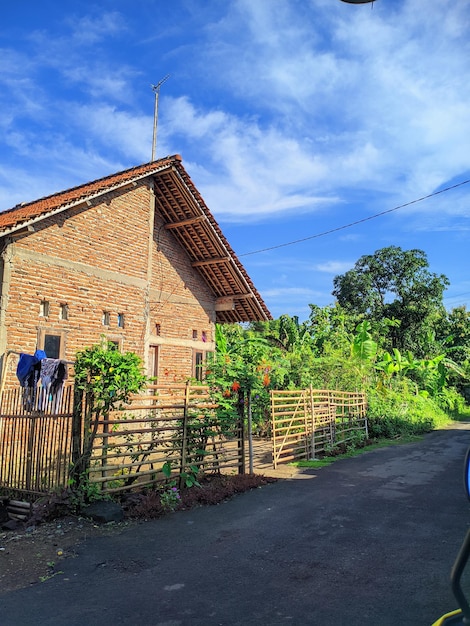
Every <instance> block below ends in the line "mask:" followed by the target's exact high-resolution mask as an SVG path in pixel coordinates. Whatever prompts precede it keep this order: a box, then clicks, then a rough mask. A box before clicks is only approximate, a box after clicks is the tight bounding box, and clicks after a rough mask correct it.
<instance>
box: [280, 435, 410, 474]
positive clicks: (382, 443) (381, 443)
mask: <svg viewBox="0 0 470 626" xmlns="http://www.w3.org/2000/svg"><path fill="white" fill-rule="evenodd" d="M421 438H422V435H403V436H401V437H397V438H396V439H385V438H384V439H376V440H375V441H374V442H373V443H370V444H368V445H366V446H363V447H362V448H354V449H353V450H348V451H347V452H345V453H344V454H335V455H334V456H324V457H322V458H321V459H315V460H312V461H296V462H294V463H290V465H293V466H294V467H311V468H313V469H318V468H320V467H326V466H327V465H331V464H332V463H334V462H335V461H338V460H339V459H350V458H352V457H355V456H359V455H360V454H364V452H370V451H371V450H378V449H379V448H387V447H389V446H399V445H402V444H404V443H413V442H414V441H419V440H420V439H421Z"/></svg>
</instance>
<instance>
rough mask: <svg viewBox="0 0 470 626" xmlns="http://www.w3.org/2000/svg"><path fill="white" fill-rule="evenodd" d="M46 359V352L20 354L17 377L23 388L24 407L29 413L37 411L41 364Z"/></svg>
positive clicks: (37, 351)
mask: <svg viewBox="0 0 470 626" xmlns="http://www.w3.org/2000/svg"><path fill="white" fill-rule="evenodd" d="M45 358H46V353H45V352H44V350H36V352H35V353H34V354H25V353H22V354H20V358H19V361H18V365H17V368H16V376H17V378H18V380H19V381H20V385H21V387H23V407H24V408H25V409H26V410H27V411H32V410H34V409H35V404H36V395H37V385H38V382H39V377H40V370H41V362H42V361H43V359H45Z"/></svg>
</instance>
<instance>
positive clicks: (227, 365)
mask: <svg viewBox="0 0 470 626" xmlns="http://www.w3.org/2000/svg"><path fill="white" fill-rule="evenodd" d="M215 338H216V352H215V354H214V355H212V358H211V360H210V363H209V365H208V375H207V381H208V382H209V384H210V385H211V387H212V390H213V393H214V396H215V397H216V400H217V402H218V403H219V411H218V413H219V417H222V418H223V419H224V421H225V423H226V424H227V426H228V427H232V428H233V427H234V426H236V424H237V423H238V421H239V419H240V417H241V416H244V413H245V406H246V404H247V403H248V399H249V400H250V406H251V410H252V416H253V424H254V429H255V431H257V430H260V431H261V430H263V431H264V430H265V427H266V421H267V420H269V389H270V388H272V387H273V385H276V384H279V383H280V382H281V380H280V379H279V378H280V377H279V374H280V375H281V377H282V376H283V369H282V367H280V365H281V364H282V360H283V359H282V354H281V352H280V351H279V350H278V349H277V348H275V347H273V346H272V345H271V344H270V343H269V342H268V341H267V340H266V339H265V338H264V337H263V336H261V335H260V334H258V333H255V332H254V331H251V330H247V329H245V328H243V327H242V326H240V325H236V324H234V325H230V326H229V325H224V326H220V325H217V326H216V333H215ZM273 363H276V366H275V367H274V366H273ZM261 424H262V426H261ZM258 426H259V427H258Z"/></svg>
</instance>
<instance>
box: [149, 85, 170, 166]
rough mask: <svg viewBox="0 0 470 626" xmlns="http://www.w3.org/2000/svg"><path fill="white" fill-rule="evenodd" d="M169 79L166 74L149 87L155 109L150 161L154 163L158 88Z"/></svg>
mask: <svg viewBox="0 0 470 626" xmlns="http://www.w3.org/2000/svg"><path fill="white" fill-rule="evenodd" d="M169 78H170V75H169V74H167V75H166V76H165V78H162V79H161V81H160V82H159V83H157V84H156V85H151V87H152V90H153V93H154V94H155V109H154V113H153V139H152V161H155V152H156V150H157V123H158V97H159V95H160V87H161V86H162V85H163V83H164V82H165V81H167V80H168V79H169Z"/></svg>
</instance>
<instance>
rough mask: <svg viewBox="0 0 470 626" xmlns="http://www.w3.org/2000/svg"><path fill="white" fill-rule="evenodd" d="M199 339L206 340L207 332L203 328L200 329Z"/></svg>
mask: <svg viewBox="0 0 470 626" xmlns="http://www.w3.org/2000/svg"><path fill="white" fill-rule="evenodd" d="M201 339H202V341H204V342H206V341H207V333H206V331H205V330H203V331H202V333H201Z"/></svg>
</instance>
